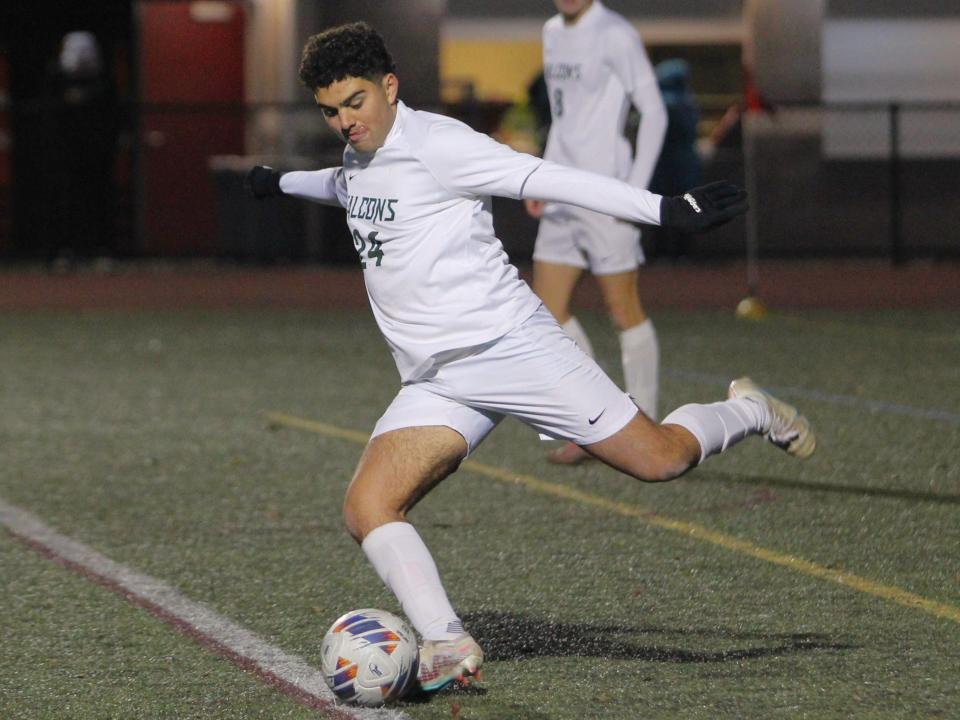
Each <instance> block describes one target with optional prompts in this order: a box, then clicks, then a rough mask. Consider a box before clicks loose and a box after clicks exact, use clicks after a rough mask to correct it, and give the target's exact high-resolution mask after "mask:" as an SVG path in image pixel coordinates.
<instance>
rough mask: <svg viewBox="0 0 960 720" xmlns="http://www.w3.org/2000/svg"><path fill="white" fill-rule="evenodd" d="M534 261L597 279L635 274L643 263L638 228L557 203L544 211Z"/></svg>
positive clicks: (605, 216)
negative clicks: (585, 272) (587, 273)
mask: <svg viewBox="0 0 960 720" xmlns="http://www.w3.org/2000/svg"><path fill="white" fill-rule="evenodd" d="M533 259H534V260H540V261H542V262H549V263H555V264H558V265H572V266H573V267H579V268H583V269H585V270H586V269H589V270H590V272H592V273H593V274H594V275H612V274H614V273H621V272H627V271H629V270H635V269H636V268H637V266H638V265H642V264H643V261H644V257H643V248H642V247H641V245H640V230H639V228H637V227H636V226H634V225H631V224H630V223H626V222H623V221H621V220H617V219H616V218H612V217H610V216H609V215H603V214H601V213H596V212H593V211H592V210H584V209H583V208H578V207H573V206H571V205H558V204H556V203H548V204H547V205H546V206H545V207H544V212H543V217H541V218H540V228H539V230H538V231H537V242H536V244H535V245H534V248H533Z"/></svg>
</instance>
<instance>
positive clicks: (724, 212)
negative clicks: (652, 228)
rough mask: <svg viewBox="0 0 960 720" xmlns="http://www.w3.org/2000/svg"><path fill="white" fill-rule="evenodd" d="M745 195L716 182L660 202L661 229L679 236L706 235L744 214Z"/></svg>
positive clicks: (745, 205)
mask: <svg viewBox="0 0 960 720" xmlns="http://www.w3.org/2000/svg"><path fill="white" fill-rule="evenodd" d="M748 207H749V206H748V204H747V192H746V190H744V189H743V188H742V187H740V186H739V185H735V184H733V183H731V182H727V181H726V180H718V181H717V182H712V183H709V184H707V185H701V186H700V187H696V188H693V189H692V190H688V191H687V192H685V193H684V194H683V195H679V196H675V197H666V196H665V197H663V198H662V199H661V200H660V225H661V227H665V228H673V229H675V230H680V231H682V232H691V233H696V232H705V231H707V230H711V229H713V228H715V227H718V226H720V225H723V224H724V223H726V222H729V221H730V220H732V219H733V218H735V217H737V216H738V215H743V214H744V213H746V212H747V209H748Z"/></svg>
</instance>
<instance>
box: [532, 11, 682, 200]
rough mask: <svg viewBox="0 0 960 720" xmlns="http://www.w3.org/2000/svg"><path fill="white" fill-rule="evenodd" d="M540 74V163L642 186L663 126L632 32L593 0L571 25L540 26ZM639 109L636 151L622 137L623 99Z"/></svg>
mask: <svg viewBox="0 0 960 720" xmlns="http://www.w3.org/2000/svg"><path fill="white" fill-rule="evenodd" d="M543 72H544V79H545V80H546V83H547V91H548V93H549V96H550V114H551V116H552V122H551V125H550V133H549V134H548V136H547V146H546V150H545V151H544V155H543V156H544V157H545V158H546V159H548V160H552V161H554V162H558V163H561V164H563V165H570V166H572V167H576V168H581V169H583V170H592V171H593V172H598V173H601V174H602V175H608V176H610V177H615V178H619V179H621V180H626V181H627V182H629V183H630V184H631V185H635V186H637V187H646V186H647V185H648V184H649V182H650V178H651V176H652V175H653V169H654V167H655V166H656V163H657V158H658V157H659V155H660V150H661V148H662V147H663V138H664V135H665V134H666V130H667V111H666V108H665V107H664V104H663V99H662V97H661V95H660V88H659V86H658V85H657V78H656V75H655V74H654V72H653V68H652V67H651V66H650V61H649V59H648V58H647V54H646V51H645V50H644V48H643V42H642V41H641V39H640V35H639V34H638V33H637V31H636V30H635V29H634V28H633V26H632V25H631V24H630V23H629V22H628V21H627V20H626V19H625V18H624V17H623V16H622V15H619V14H617V13H615V12H613V11H611V10H609V9H608V8H606V7H605V6H604V5H603V4H602V3H601V2H600V0H594V2H593V4H592V5H591V6H590V7H589V8H588V9H587V11H586V12H585V13H584V14H583V15H582V16H581V17H580V18H579V19H578V20H577V22H576V23H574V24H573V25H566V24H565V23H564V20H563V16H562V15H559V14H558V15H554V16H553V17H551V18H550V19H549V20H547V22H546V23H545V24H544V26H543ZM631 102H632V103H633V105H634V106H636V108H637V110H639V112H640V128H639V131H638V133H637V142H636V146H637V149H636V155H635V156H631V152H630V143H629V142H628V140H627V139H626V137H624V134H623V131H624V125H625V123H626V118H627V111H628V110H629V107H630V103H631Z"/></svg>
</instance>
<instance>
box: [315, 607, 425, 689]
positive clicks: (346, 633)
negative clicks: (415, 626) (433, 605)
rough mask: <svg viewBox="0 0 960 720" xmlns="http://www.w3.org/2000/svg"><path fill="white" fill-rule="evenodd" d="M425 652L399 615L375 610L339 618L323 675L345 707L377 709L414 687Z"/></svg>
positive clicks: (323, 655) (326, 645)
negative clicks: (420, 649)
mask: <svg viewBox="0 0 960 720" xmlns="http://www.w3.org/2000/svg"><path fill="white" fill-rule="evenodd" d="M419 664H420V651H419V649H418V648H417V638H416V635H414V634H413V630H411V629H410V626H409V625H407V623H405V622H404V621H403V620H401V619H400V618H398V617H397V616H396V615H393V614H391V613H388V612H386V611H384V610H374V609H372V608H368V609H364V610H352V611H351V612H348V613H347V614H346V615H343V616H342V617H340V618H338V619H337V621H336V622H334V623H333V625H331V626H330V629H329V630H328V631H327V634H326V636H324V638H323V644H322V645H321V646H320V669H321V671H322V672H323V679H324V680H326V681H327V685H329V686H330V689H331V690H333V692H334V694H335V695H336V696H337V697H338V698H340V699H341V700H344V701H345V702H349V703H354V704H356V705H366V706H375V705H383V704H384V703H387V702H390V701H391V700H396V699H398V698H399V697H401V696H402V695H403V694H404V693H405V692H406V691H407V690H409V689H410V687H411V686H412V685H413V683H414V681H415V680H416V678H417V667H418V666H419Z"/></svg>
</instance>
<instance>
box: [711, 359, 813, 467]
mask: <svg viewBox="0 0 960 720" xmlns="http://www.w3.org/2000/svg"><path fill="white" fill-rule="evenodd" d="M728 394H729V396H730V397H731V398H753V399H754V400H757V401H758V402H761V403H763V404H764V405H766V406H767V408H768V409H769V411H770V427H769V429H768V430H767V431H766V433H764V437H765V438H766V439H767V440H769V441H770V442H772V443H773V444H774V445H776V446H777V447H779V448H782V449H783V450H786V451H787V452H788V453H790V454H791V455H793V456H794V457H797V458H801V459H803V458H808V457H810V456H811V455H813V451H814V450H816V449H817V438H816V436H815V435H814V434H813V430H812V429H811V428H810V422H809V421H808V420H807V419H806V418H805V417H804V416H803V415H801V414H800V413H799V412H798V411H797V409H796V408H795V407H794V406H793V405H788V404H787V403H785V402H783V401H782V400H777V398H775V397H773V395H771V394H770V393H768V392H764V391H763V390H761V389H760V388H759V387H757V385H756V383H754V382H753V380H751V379H750V378H748V377H742V378H739V379H737V380H734V381H733V382H732V383H730V390H729V393H728Z"/></svg>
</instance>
